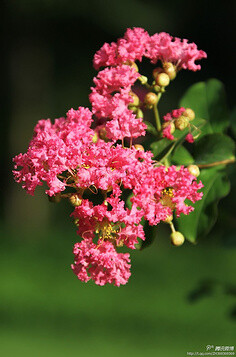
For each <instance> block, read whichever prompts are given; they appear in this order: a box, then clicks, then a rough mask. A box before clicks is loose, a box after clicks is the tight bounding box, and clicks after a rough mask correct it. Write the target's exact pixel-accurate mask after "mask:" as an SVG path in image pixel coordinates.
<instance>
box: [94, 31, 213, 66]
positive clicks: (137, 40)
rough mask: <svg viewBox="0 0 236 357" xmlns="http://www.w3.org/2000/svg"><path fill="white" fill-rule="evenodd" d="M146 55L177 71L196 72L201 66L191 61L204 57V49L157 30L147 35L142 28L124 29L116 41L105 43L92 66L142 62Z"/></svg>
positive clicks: (153, 60) (153, 61)
mask: <svg viewBox="0 0 236 357" xmlns="http://www.w3.org/2000/svg"><path fill="white" fill-rule="evenodd" d="M143 57H147V58H149V59H150V60H151V62H152V63H156V62H157V61H162V62H163V63H165V62H171V63H173V64H174V65H175V66H176V69H177V70H180V69H188V70H191V71H197V70H200V69H201V66H200V65H197V64H195V61H197V60H201V59H202V58H206V57H207V55H206V53H205V52H204V51H202V50H198V48H197V46H196V44H195V43H188V40H186V39H183V40H181V39H180V38H178V37H172V36H171V35H169V34H168V33H165V32H161V33H156V34H154V35H153V36H150V35H149V34H148V33H147V32H146V31H145V30H143V29H142V28H133V29H128V30H127V31H126V33H125V35H124V38H121V39H119V40H118V41H117V43H115V42H112V43H111V44H110V45H109V44H108V43H105V44H104V45H103V46H102V48H101V49H100V50H99V51H97V53H96V54H95V56H94V61H93V63H94V67H95V69H97V70H98V69H99V68H100V67H102V66H117V65H120V64H122V63H125V62H128V61H130V62H134V61H136V60H139V61H140V62H141V61H142V58H143Z"/></svg>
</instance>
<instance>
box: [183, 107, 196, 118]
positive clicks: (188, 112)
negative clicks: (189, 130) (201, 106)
mask: <svg viewBox="0 0 236 357" xmlns="http://www.w3.org/2000/svg"><path fill="white" fill-rule="evenodd" d="M183 115H184V116H185V117H187V118H188V120H190V121H191V120H193V119H195V113H194V111H193V110H192V109H191V108H186V109H185V111H184V112H183Z"/></svg>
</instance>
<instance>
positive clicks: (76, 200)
mask: <svg viewBox="0 0 236 357" xmlns="http://www.w3.org/2000/svg"><path fill="white" fill-rule="evenodd" d="M69 201H70V203H71V204H72V205H73V206H75V207H78V206H81V204H82V201H83V199H82V197H81V196H79V195H78V194H77V193H73V194H72V195H71V196H70V197H69Z"/></svg>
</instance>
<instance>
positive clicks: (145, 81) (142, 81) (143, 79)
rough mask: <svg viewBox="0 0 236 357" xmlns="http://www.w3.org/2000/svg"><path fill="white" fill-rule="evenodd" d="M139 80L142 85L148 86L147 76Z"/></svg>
mask: <svg viewBox="0 0 236 357" xmlns="http://www.w3.org/2000/svg"><path fill="white" fill-rule="evenodd" d="M138 79H139V80H140V82H141V84H146V83H147V81H148V79H147V77H146V76H140V77H138Z"/></svg>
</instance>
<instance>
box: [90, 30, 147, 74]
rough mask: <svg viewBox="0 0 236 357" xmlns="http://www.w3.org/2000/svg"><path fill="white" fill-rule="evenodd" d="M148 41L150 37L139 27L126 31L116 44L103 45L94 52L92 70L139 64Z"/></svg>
mask: <svg viewBox="0 0 236 357" xmlns="http://www.w3.org/2000/svg"><path fill="white" fill-rule="evenodd" d="M149 40H150V36H149V34H148V32H147V31H145V30H144V29H142V28H139V27H135V28H133V29H127V31H126V32H125V35H124V37H123V38H120V39H119V40H118V41H117V43H115V42H112V43H111V44H108V43H105V44H104V45H103V46H102V47H101V48H100V50H99V51H97V52H96V54H95V56H94V60H93V64H94V68H95V69H97V70H98V69H99V68H100V67H103V66H117V65H120V64H122V63H126V62H130V61H131V62H134V61H136V60H139V61H140V62H141V61H142V57H143V56H144V55H145V53H146V45H147V42H148V41H149Z"/></svg>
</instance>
